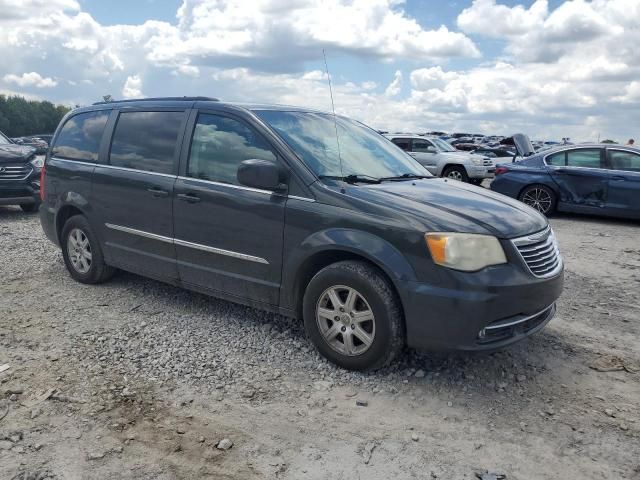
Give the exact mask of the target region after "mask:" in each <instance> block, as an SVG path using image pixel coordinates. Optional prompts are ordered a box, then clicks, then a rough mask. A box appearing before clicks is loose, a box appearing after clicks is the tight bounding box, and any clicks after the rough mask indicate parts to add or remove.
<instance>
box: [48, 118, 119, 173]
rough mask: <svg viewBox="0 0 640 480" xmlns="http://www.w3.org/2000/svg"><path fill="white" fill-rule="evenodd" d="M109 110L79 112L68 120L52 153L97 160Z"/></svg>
mask: <svg viewBox="0 0 640 480" xmlns="http://www.w3.org/2000/svg"><path fill="white" fill-rule="evenodd" d="M109 113H111V112H110V111H108V110H100V111H96V112H87V113H79V114H78V115H74V116H73V117H71V118H70V119H69V120H67V121H66V123H65V124H64V126H63V127H62V130H60V133H59V134H58V138H57V139H56V143H55V144H54V145H53V148H52V150H51V155H52V156H54V157H58V158H65V159H67V160H80V161H83V162H97V161H98V151H99V150H100V140H101V139H102V133H103V132H104V127H105V125H106V124H107V119H108V118H109Z"/></svg>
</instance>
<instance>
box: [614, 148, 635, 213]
mask: <svg viewBox="0 0 640 480" xmlns="http://www.w3.org/2000/svg"><path fill="white" fill-rule="evenodd" d="M608 157H609V158H608V165H609V168H610V177H609V192H608V199H607V206H608V208H610V209H611V210H612V213H614V214H619V215H623V216H629V217H633V218H640V155H639V154H638V153H636V152H632V151H630V150H617V149H613V148H611V149H608Z"/></svg>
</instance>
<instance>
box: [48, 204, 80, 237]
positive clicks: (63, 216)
mask: <svg viewBox="0 0 640 480" xmlns="http://www.w3.org/2000/svg"><path fill="white" fill-rule="evenodd" d="M74 215H83V216H85V217H86V216H87V215H86V214H85V212H84V211H83V210H82V209H80V208H79V207H78V206H77V205H73V204H67V205H64V206H62V207H60V208H59V209H58V212H57V213H56V220H55V228H56V238H57V239H58V244H59V245H62V238H61V236H62V229H63V228H64V224H65V223H67V220H69V219H70V218H71V217H73V216H74Z"/></svg>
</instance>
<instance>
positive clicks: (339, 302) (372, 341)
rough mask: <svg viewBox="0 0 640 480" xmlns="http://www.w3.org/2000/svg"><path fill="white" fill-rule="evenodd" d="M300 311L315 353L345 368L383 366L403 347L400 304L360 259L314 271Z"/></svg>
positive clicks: (378, 273)
mask: <svg viewBox="0 0 640 480" xmlns="http://www.w3.org/2000/svg"><path fill="white" fill-rule="evenodd" d="M303 313H304V323H305V329H306V331H307V335H308V336H309V337H310V338H311V340H312V341H313V343H314V345H315V346H316V348H317V349H318V351H319V352H320V353H321V354H322V355H323V356H324V357H326V358H327V359H329V360H330V361H332V362H333V363H335V364H337V365H339V366H341V367H343V368H347V369H349V370H371V369H376V368H380V367H383V366H384V365H386V364H388V363H389V362H391V360H392V359H393V358H394V357H395V356H396V355H397V354H398V352H399V351H400V350H401V349H402V347H403V345H404V329H403V319H402V309H401V307H400V302H399V300H398V298H397V296H396V294H395V292H394V290H393V288H392V287H391V285H390V284H389V282H388V280H387V279H386V278H385V277H384V275H383V274H382V273H381V272H380V271H378V270H377V269H376V268H375V267H373V266H372V265H369V264H367V263H365V262H359V261H345V262H338V263H335V264H333V265H329V266H328V267H326V268H324V269H322V270H321V271H320V272H318V273H317V274H316V275H315V276H314V277H313V278H312V279H311V281H310V282H309V285H308V286H307V290H306V292H305V295H304V299H303Z"/></svg>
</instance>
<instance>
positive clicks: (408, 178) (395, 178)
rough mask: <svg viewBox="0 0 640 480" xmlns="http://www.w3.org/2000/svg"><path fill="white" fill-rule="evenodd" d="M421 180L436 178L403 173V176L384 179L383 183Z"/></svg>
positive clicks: (382, 179)
mask: <svg viewBox="0 0 640 480" xmlns="http://www.w3.org/2000/svg"><path fill="white" fill-rule="evenodd" d="M421 178H434V177H433V175H429V176H427V175H416V174H415V173H403V174H402V175H396V176H395V177H382V178H381V179H380V181H381V182H386V181H396V180H415V179H421Z"/></svg>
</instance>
